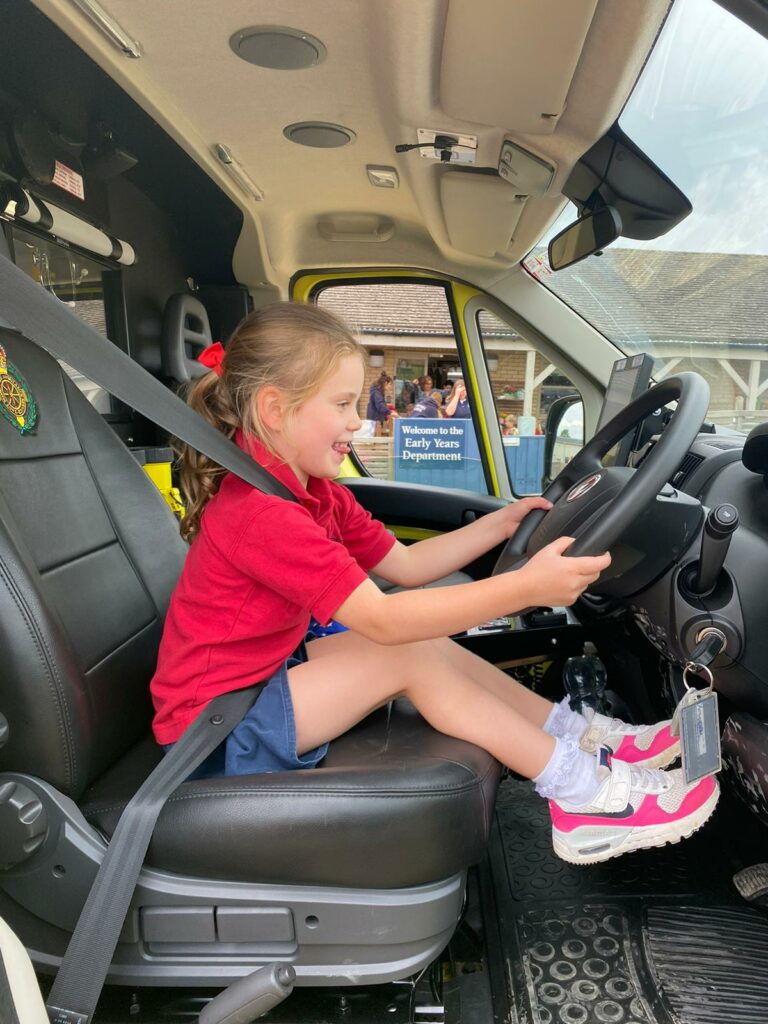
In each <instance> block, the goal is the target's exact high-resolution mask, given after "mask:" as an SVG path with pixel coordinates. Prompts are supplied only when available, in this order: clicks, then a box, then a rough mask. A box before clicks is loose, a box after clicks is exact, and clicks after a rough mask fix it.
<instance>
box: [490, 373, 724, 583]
mask: <svg viewBox="0 0 768 1024" xmlns="http://www.w3.org/2000/svg"><path fill="white" fill-rule="evenodd" d="M674 399H677V400H678V403H677V409H676V410H675V413H674V414H673V416H672V419H671V420H670V422H669V424H668V425H667V427H666V428H665V429H664V431H663V433H662V435H661V439H660V440H659V441H658V442H657V443H656V444H655V445H654V446H653V448H652V449H651V451H650V452H649V454H648V455H647V456H646V458H645V459H644V460H643V463H642V465H641V466H640V468H639V469H629V468H627V467H626V466H616V467H605V466H603V464H602V461H601V460H602V459H603V457H604V456H605V454H606V453H607V452H609V451H610V450H611V448H613V446H614V445H615V444H617V443H618V442H619V441H620V440H621V438H622V437H623V436H624V435H625V434H626V433H627V431H628V430H631V429H632V427H634V426H636V425H637V424H638V423H640V422H641V421H642V420H644V419H645V418H646V416H648V415H649V414H650V413H652V412H653V411H654V410H655V409H659V408H661V407H662V406H664V405H666V404H667V402H671V401H673V400H674ZM708 407H709V385H708V384H707V382H706V381H705V380H704V378H703V377H702V376H700V375H699V374H698V373H678V374H676V375H675V376H674V377H670V378H668V379H667V380H664V381H662V382H661V383H660V384H657V385H656V386H655V387H652V388H650V389H649V390H648V391H646V392H644V393H643V394H642V395H640V396H639V397H638V398H636V399H635V400H634V402H631V403H630V404H629V405H628V406H627V407H626V409H623V410H622V411H621V412H620V413H619V414H618V415H617V416H614V418H613V419H612V420H611V421H610V422H609V423H606V425H605V426H604V427H603V428H602V430H599V431H598V432H597V433H596V434H595V436H594V437H593V438H592V440H591V441H590V442H589V444H587V445H585V447H584V448H582V449H581V451H580V452H579V453H578V455H576V456H574V458H572V459H571V461H570V462H569V463H568V464H567V465H566V466H565V467H564V468H563V469H562V471H561V472H560V473H558V475H557V476H556V477H555V479H554V480H553V481H552V483H551V484H550V485H549V487H548V488H547V489H546V491H545V492H544V495H543V497H545V498H548V499H549V501H551V502H552V506H553V507H552V508H551V509H550V510H549V512H544V511H543V510H541V509H536V510H535V511H533V512H531V513H530V514H529V515H527V516H526V517H525V519H524V520H523V522H522V523H521V524H520V526H519V527H518V529H517V532H516V533H515V534H514V535H513V536H512V537H510V539H509V540H508V541H507V543H506V544H505V546H504V549H503V550H502V552H501V555H500V556H499V559H498V561H497V562H496V566H495V568H494V570H493V575H494V576H496V575H498V574H499V573H501V572H509V571H510V570H512V569H518V568H520V566H521V564H522V563H523V562H524V561H525V560H526V559H527V558H530V557H531V556H532V555H534V554H536V552H537V551H539V550H540V549H541V548H543V547H544V546H545V545H547V544H551V543H552V541H553V540H557V538H558V537H563V536H567V537H575V538H576V540H575V541H574V543H573V544H572V545H571V546H570V548H568V551H567V552H566V554H567V555H571V556H577V555H599V554H602V552H603V551H608V550H610V548H611V547H612V546H613V545H614V544H615V543H616V541H617V540H619V538H620V537H621V535H622V534H623V533H624V532H625V531H626V530H627V529H628V527H629V526H630V525H631V524H632V523H633V522H634V521H635V519H637V518H638V516H640V515H641V514H642V513H643V512H644V511H645V510H646V508H648V506H649V505H650V504H651V503H652V502H653V501H654V499H655V498H656V495H657V494H658V493H659V491H660V490H661V489H662V487H663V486H664V485H665V484H666V483H667V482H668V481H669V480H670V479H671V477H672V475H673V473H674V472H675V470H676V469H677V468H678V466H679V465H680V463H681V462H682V460H683V458H684V456H685V454H686V452H687V451H688V449H689V448H690V446H691V444H692V443H693V441H694V439H695V438H696V435H697V434H698V432H699V429H700V428H701V424H702V423H703V422H704V417H705V415H706V412H707V408H708Z"/></svg>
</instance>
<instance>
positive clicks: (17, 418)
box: [0, 345, 37, 434]
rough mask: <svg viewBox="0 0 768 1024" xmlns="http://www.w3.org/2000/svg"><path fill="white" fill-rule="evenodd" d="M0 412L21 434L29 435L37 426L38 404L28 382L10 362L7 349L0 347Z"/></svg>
mask: <svg viewBox="0 0 768 1024" xmlns="http://www.w3.org/2000/svg"><path fill="white" fill-rule="evenodd" d="M0 412H2V414H3V416H5V418H6V419H7V420H8V422H9V423H12V424H13V425H14V427H16V429H17V430H18V432H19V433H20V434H29V433H30V432H31V431H33V430H34V429H35V427H36V426H37V403H36V402H35V400H34V398H33V397H32V392H31V391H30V390H29V388H28V387H27V382H26V381H25V380H24V378H23V377H22V375H21V374H20V373H19V371H18V370H17V369H16V367H15V366H14V365H13V363H9V362H8V357H7V356H6V354H5V349H4V348H3V346H2V345H0Z"/></svg>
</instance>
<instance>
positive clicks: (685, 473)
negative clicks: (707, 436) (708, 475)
mask: <svg viewBox="0 0 768 1024" xmlns="http://www.w3.org/2000/svg"><path fill="white" fill-rule="evenodd" d="M703 461H704V457H703V456H702V455H694V454H693V452H688V454H687V455H686V456H685V458H684V459H683V461H682V462H681V463H680V469H678V471H677V472H676V473H675V475H674V476H673V477H672V480H671V481H670V483H671V484H672V486H673V487H676V488H677V489H678V490H680V489H681V488H682V486H683V484H684V483H685V481H686V480H687V479H688V477H689V476H690V475H691V473H693V471H694V470H695V469H697V468H698V467H699V466H700V465H701V464H702V462H703Z"/></svg>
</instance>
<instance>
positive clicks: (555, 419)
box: [542, 395, 584, 490]
mask: <svg viewBox="0 0 768 1024" xmlns="http://www.w3.org/2000/svg"><path fill="white" fill-rule="evenodd" d="M544 433H545V435H546V441H545V443H544V479H543V480H542V487H543V488H544V489H545V490H546V488H547V487H549V485H550V484H551V483H552V481H553V480H554V479H555V477H556V476H557V474H558V473H559V472H560V471H561V470H562V469H563V467H564V466H566V465H567V464H568V463H569V462H570V461H571V459H572V458H573V456H574V455H575V454H576V453H577V452H578V451H579V450H580V449H581V448H583V447H584V403H583V402H582V400H581V398H580V397H579V396H578V395H564V396H563V397H562V398H556V399H555V401H554V402H553V403H552V405H550V407H549V412H548V413H547V423H546V427H545V430H544Z"/></svg>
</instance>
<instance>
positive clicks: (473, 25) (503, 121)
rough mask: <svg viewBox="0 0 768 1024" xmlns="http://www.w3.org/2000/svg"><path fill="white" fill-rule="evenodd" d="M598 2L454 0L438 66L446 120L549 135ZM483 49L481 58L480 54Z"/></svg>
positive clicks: (563, 103) (556, 120) (561, 106)
mask: <svg viewBox="0 0 768 1024" xmlns="http://www.w3.org/2000/svg"><path fill="white" fill-rule="evenodd" d="M596 6H597V0H547V3H546V5H545V7H546V10H544V9H543V6H542V3H541V0H515V2H514V3H513V4H510V2H509V0H472V3H467V2H466V0H451V3H450V5H449V7H448V17H447V20H446V25H445V37H444V41H443V56H442V66H441V70H440V105H441V107H442V109H443V110H444V111H445V113H446V114H447V115H448V116H449V117H453V118H461V119H463V120H466V121H473V122H477V123H480V124H488V125H499V126H502V127H504V128H506V129H509V130H512V131H515V132H524V133H526V134H530V135H550V134H551V133H552V132H553V131H554V130H555V128H556V127H557V123H558V120H559V119H560V116H561V114H562V113H563V111H564V109H565V98H566V96H567V94H568V90H569V88H570V86H571V80H572V78H573V74H574V71H575V70H576V65H577V64H578V61H579V57H580V56H581V51H582V48H583V46H584V40H585V39H586V36H587V32H588V31H589V26H590V24H591V23H592V17H593V15H594V13H595V8H596ZM477 54H482V55H483V56H482V60H478V59H476V55H477Z"/></svg>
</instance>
